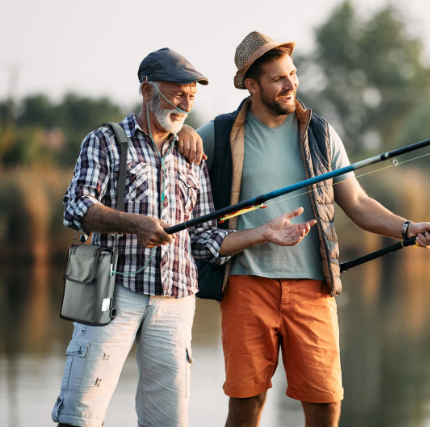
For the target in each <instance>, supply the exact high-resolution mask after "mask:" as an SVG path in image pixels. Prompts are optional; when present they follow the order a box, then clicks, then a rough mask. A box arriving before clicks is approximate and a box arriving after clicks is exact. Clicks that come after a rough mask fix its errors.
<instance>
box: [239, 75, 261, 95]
mask: <svg viewBox="0 0 430 427" xmlns="http://www.w3.org/2000/svg"><path fill="white" fill-rule="evenodd" d="M243 84H244V85H245V86H246V88H247V89H248V91H249V93H250V94H251V95H254V94H256V93H258V92H259V90H260V87H259V85H258V83H257V82H256V81H255V80H253V79H250V78H247V79H245V81H244V82H243Z"/></svg>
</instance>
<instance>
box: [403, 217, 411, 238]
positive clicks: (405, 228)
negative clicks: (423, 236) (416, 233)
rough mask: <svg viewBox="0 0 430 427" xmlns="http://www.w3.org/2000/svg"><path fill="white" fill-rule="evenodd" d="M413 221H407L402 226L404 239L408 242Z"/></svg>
mask: <svg viewBox="0 0 430 427" xmlns="http://www.w3.org/2000/svg"><path fill="white" fill-rule="evenodd" d="M411 224H412V221H405V222H404V223H403V225H402V239H403V240H406V239H408V238H409V237H410V226H411Z"/></svg>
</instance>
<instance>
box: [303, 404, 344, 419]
mask: <svg viewBox="0 0 430 427" xmlns="http://www.w3.org/2000/svg"><path fill="white" fill-rule="evenodd" d="M302 406H303V409H304V412H305V416H306V418H309V419H314V418H316V419H318V418H321V419H329V420H338V419H339V417H340V408H341V401H338V402H330V403H309V402H302Z"/></svg>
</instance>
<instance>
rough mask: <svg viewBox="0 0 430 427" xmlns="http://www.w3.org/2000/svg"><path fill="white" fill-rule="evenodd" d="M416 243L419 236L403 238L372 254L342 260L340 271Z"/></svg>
mask: <svg viewBox="0 0 430 427" xmlns="http://www.w3.org/2000/svg"><path fill="white" fill-rule="evenodd" d="M416 243H417V236H414V237H410V238H409V239H406V240H403V241H402V242H398V243H395V244H394V245H390V246H387V247H386V248H383V249H379V250H377V251H375V252H372V253H370V254H367V255H363V256H361V257H359V258H356V259H353V260H352V261H346V262H342V263H340V265H339V267H340V272H341V273H344V272H345V271H348V270H349V269H351V268H354V267H357V266H358V265H361V264H364V263H366V262H369V261H372V260H374V259H376V258H379V257H381V256H384V255H388V254H391V253H393V252H395V251H398V250H400V249H403V248H406V247H408V246H413V245H416Z"/></svg>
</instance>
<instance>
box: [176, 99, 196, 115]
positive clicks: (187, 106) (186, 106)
mask: <svg viewBox="0 0 430 427" xmlns="http://www.w3.org/2000/svg"><path fill="white" fill-rule="evenodd" d="M193 104H194V100H193V99H190V98H189V97H188V96H185V97H184V98H183V100H182V101H181V103H180V104H179V108H181V110H184V111H186V112H187V113H189V112H190V111H191V109H192V108H193Z"/></svg>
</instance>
